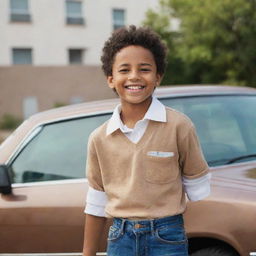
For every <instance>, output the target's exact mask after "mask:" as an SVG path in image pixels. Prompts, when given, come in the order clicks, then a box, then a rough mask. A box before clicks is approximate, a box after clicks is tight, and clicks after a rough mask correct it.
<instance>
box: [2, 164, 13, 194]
mask: <svg viewBox="0 0 256 256" xmlns="http://www.w3.org/2000/svg"><path fill="white" fill-rule="evenodd" d="M0 193H1V194H4V195H7V194H11V193H12V183H11V178H10V175H9V172H8V167H7V166H6V165H0Z"/></svg>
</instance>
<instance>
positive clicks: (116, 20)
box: [112, 9, 125, 30]
mask: <svg viewBox="0 0 256 256" xmlns="http://www.w3.org/2000/svg"><path fill="white" fill-rule="evenodd" d="M112 16H113V29H114V30H116V29H118V28H121V27H124V26H125V10H124V9H113V11H112Z"/></svg>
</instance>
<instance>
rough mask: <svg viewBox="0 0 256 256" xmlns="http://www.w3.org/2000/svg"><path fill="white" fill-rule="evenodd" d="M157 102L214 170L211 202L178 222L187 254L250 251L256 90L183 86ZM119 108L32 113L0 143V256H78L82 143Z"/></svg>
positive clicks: (255, 228) (164, 91)
mask: <svg viewBox="0 0 256 256" xmlns="http://www.w3.org/2000/svg"><path fill="white" fill-rule="evenodd" d="M155 94H156V96H157V97H158V98H159V99H160V100H161V101H162V102H163V103H164V104H165V105H167V106H169V107H172V108H174V109H177V110H179V111H181V112H184V113H185V114H186V115H188V116H189V117H190V118H191V119H192V121H193V122H194V124H195V126H196V129H197V133H198V136H199V139H200V143H201V146H202V149H203V152H204V155H205V157H206V160H207V162H208V164H209V166H210V169H211V172H212V193H211V195H210V197H208V198H207V199H205V200H202V201H198V202H193V203H190V202H189V203H188V207H187V210H186V212H185V215H184V216H185V226H186V230H187V234H188V238H189V248H190V249H189V250H190V254H191V255H193V256H196V255H206V256H217V255H242V256H248V255H249V253H250V252H252V251H256V90H255V89H250V88H243V87H229V86H190V87H189V86H184V87H162V88H159V89H157V90H156V92H155ZM117 103H118V99H113V100H104V101H98V102H90V103H84V104H78V105H73V106H67V107H62V108H58V109H53V110H49V111H46V112H42V113H39V114H36V115H34V116H32V117H30V118H29V119H28V120H26V121H25V122H24V123H23V124H22V125H21V126H20V127H19V128H18V129H17V130H16V131H15V132H14V133H13V134H12V135H11V136H10V137H9V138H8V139H7V140H6V141H5V142H3V143H2V145H1V146H0V164H1V167H0V192H1V196H0V253H45V252H51V253H54V252H81V251H82V245H83V226H84V213H83V210H84V206H85V197H86V192H87V189H88V183H87V179H86V178H85V163H86V150H87V149H86V148H87V141H88V136H89V134H90V133H91V132H92V130H94V129H95V128H96V127H97V126H99V125H100V124H102V123H103V122H104V121H106V120H107V119H108V118H109V117H110V115H111V113H112V111H113V109H114V107H115V106H116V104H117ZM106 232H107V227H106ZM104 241H105V240H104V236H103V238H102V248H101V250H104V248H103V247H104V245H105V242H104Z"/></svg>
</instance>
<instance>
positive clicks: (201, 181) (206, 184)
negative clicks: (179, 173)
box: [182, 173, 211, 201]
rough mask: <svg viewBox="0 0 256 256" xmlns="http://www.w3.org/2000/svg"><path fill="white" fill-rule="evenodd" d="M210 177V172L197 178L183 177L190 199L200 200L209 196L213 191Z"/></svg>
mask: <svg viewBox="0 0 256 256" xmlns="http://www.w3.org/2000/svg"><path fill="white" fill-rule="evenodd" d="M210 179H211V174H210V173H208V174H206V175H204V176H202V177H200V178H196V179H188V178H185V177H182V182H183V185H184V188H185V192H186V194H187V196H188V199H189V200H190V201H198V200H202V199H203V198H205V197H207V196H209V195H210V192H211V187H210Z"/></svg>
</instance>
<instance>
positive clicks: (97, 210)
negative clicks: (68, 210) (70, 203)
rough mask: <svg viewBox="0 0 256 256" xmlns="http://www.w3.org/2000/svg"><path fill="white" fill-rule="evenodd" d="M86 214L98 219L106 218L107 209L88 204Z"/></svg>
mask: <svg viewBox="0 0 256 256" xmlns="http://www.w3.org/2000/svg"><path fill="white" fill-rule="evenodd" d="M84 213H87V214H90V215H94V216H98V217H106V213H105V207H102V206H97V205H93V204H88V203H87V204H86V207H85V210H84Z"/></svg>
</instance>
